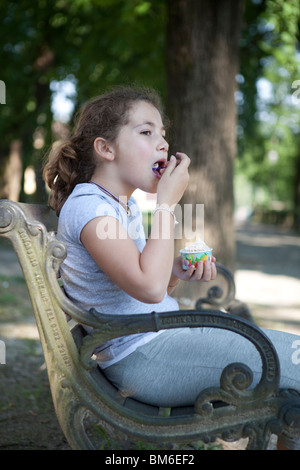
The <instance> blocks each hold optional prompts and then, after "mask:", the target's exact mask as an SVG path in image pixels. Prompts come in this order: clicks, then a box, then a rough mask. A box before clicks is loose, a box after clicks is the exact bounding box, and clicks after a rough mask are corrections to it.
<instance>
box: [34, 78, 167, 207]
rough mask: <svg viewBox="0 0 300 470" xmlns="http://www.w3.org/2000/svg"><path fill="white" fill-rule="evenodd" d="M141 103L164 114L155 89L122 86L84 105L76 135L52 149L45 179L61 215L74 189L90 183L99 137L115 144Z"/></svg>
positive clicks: (46, 166) (74, 133)
mask: <svg viewBox="0 0 300 470" xmlns="http://www.w3.org/2000/svg"><path fill="white" fill-rule="evenodd" d="M138 101H146V102H149V103H151V104H152V105H153V106H155V107H156V108H157V109H158V110H159V111H160V113H161V114H162V105H161V100H160V98H159V95H158V94H157V93H156V92H155V91H154V90H152V89H144V88H142V89H141V88H139V89H138V88H133V87H118V88H117V89H114V90H113V91H110V92H108V93H106V94H103V95H100V96H98V97H96V98H94V99H92V100H91V101H89V102H88V103H87V104H85V105H84V106H83V108H82V109H81V111H80V112H79V113H78V115H77V117H76V125H75V129H74V132H73V135H72V136H71V137H70V139H69V140H68V141H66V142H63V143H60V144H57V143H55V144H54V145H53V146H52V149H51V150H50V152H49V155H48V161H47V163H46V165H45V167H44V171H43V177H44V180H45V182H46V183H47V185H48V187H49V188H50V190H51V191H50V196H49V205H50V207H52V209H54V210H55V211H56V214H57V215H59V213H60V210H61V208H62V206H63V204H64V203H65V201H66V199H67V197H68V196H69V195H70V194H71V192H72V191H73V189H74V187H75V186H76V185H77V184H79V183H86V182H88V181H89V180H90V179H91V177H92V175H93V173H94V171H95V168H96V161H95V155H94V150H93V144H94V141H95V139H96V138H97V137H102V138H104V139H106V140H107V141H109V142H114V141H115V139H116V138H117V136H118V133H119V130H120V128H121V127H122V126H124V125H125V124H126V123H127V122H128V115H129V110H130V109H131V107H132V105H133V104H134V103H136V102H138Z"/></svg>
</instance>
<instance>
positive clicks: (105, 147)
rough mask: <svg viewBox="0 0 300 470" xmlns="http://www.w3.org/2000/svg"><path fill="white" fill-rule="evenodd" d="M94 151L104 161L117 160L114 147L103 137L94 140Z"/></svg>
mask: <svg viewBox="0 0 300 470" xmlns="http://www.w3.org/2000/svg"><path fill="white" fill-rule="evenodd" d="M94 150H95V152H96V153H97V155H99V156H100V157H102V158H103V159H105V160H107V161H112V160H114V158H115V154H114V151H113V147H112V146H111V145H110V144H109V142H107V140H105V139H103V138H102V137H97V138H96V139H95V140H94Z"/></svg>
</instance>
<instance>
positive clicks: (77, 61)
mask: <svg viewBox="0 0 300 470" xmlns="http://www.w3.org/2000/svg"><path fill="white" fill-rule="evenodd" d="M0 15H1V18H2V25H1V29H0V42H1V45H2V54H1V57H0V69H1V76H0V78H1V80H3V81H4V82H5V84H6V105H5V106H2V107H1V120H0V136H1V147H0V156H1V157H2V158H3V157H4V156H5V155H7V153H8V151H9V146H10V143H11V142H12V141H13V140H14V139H20V140H21V141H22V143H23V152H24V157H23V158H24V167H26V166H27V165H28V164H32V163H33V164H34V165H37V163H38V162H40V161H41V159H42V156H43V154H44V152H45V149H46V148H48V145H49V143H50V141H51V139H52V133H51V124H52V119H53V116H52V110H51V94H52V92H51V89H50V83H51V81H53V80H58V81H61V80H65V79H71V80H73V81H74V82H75V83H76V91H77V97H76V104H77V105H79V104H80V103H82V102H83V101H86V100H87V99H90V98H91V97H92V96H93V95H95V94H98V93H100V92H102V91H103V90H105V89H106V88H108V87H110V86H112V85H115V84H120V83H124V82H137V83H141V84H143V85H147V86H150V85H151V86H154V87H156V88H158V89H159V90H160V91H164V87H165V70H164V50H165V2H164V0H157V1H156V2H148V1H143V0H105V1H104V0H51V1H50V0H37V1H36V2H35V3H32V2H30V1H29V0H10V1H7V2H1V4H0ZM37 129H38V131H39V132H40V133H41V134H42V135H43V138H44V141H45V145H44V147H43V148H39V149H37V150H35V149H34V148H33V135H34V133H35V132H36V130H37Z"/></svg>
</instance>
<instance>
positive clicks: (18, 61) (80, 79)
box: [0, 0, 300, 209]
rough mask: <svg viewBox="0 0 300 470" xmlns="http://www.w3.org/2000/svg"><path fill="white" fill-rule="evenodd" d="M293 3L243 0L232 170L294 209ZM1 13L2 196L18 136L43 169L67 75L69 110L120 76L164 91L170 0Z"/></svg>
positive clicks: (20, 3) (38, 5)
mask: <svg viewBox="0 0 300 470" xmlns="http://www.w3.org/2000/svg"><path fill="white" fill-rule="evenodd" d="M214 8H216V9H217V8H218V2H214ZM299 9H300V7H299V1H298V0H288V1H283V0H245V2H244V18H243V29H242V33H241V38H240V42H239V49H240V71H239V73H238V74H237V77H236V80H237V82H238V91H237V93H236V104H237V109H238V125H237V142H238V158H237V162H236V171H237V173H242V174H244V175H245V176H246V178H247V179H248V180H249V181H251V182H252V184H253V185H254V187H255V188H256V187H258V188H264V189H265V190H266V194H268V195H269V196H270V194H271V193H272V194H271V197H272V198H274V199H276V200H279V199H280V200H282V201H285V202H287V203H288V204H289V205H290V207H292V208H294V209H295V207H296V206H297V204H298V205H299V199H300V195H299V194H298V199H297V188H298V186H299V180H300V176H299V174H298V173H297V171H298V170H297V168H300V164H299V160H300V156H299V154H300V151H299V148H300V146H299V102H300V94H299V93H298V92H299V89H300V83H298V80H300V73H299V17H300V12H299ZM0 13H1V18H2V25H1V30H0V41H1V45H2V54H1V57H0V66H1V67H0V70H1V76H0V79H1V80H2V81H3V82H4V83H5V85H6V104H5V105H1V119H0V135H1V146H0V194H2V197H3V196H4V197H5V196H6V193H5V191H3V186H4V181H3V180H4V170H5V165H6V163H7V161H8V159H9V155H10V153H11V148H12V143H13V142H16V141H18V142H19V143H20V148H21V157H22V165H23V169H25V168H26V167H27V166H28V165H33V166H34V167H35V168H36V169H38V168H39V167H40V166H41V162H42V158H43V155H44V154H45V152H46V150H47V148H48V146H49V144H50V142H51V140H52V138H53V106H52V99H53V96H54V95H55V93H56V90H57V89H58V87H59V86H61V84H62V83H63V82H64V81H67V82H70V83H73V85H74V90H75V93H74V94H72V95H71V96H70V100H71V101H73V103H74V109H75V110H76V108H77V107H78V106H80V104H81V103H83V102H84V101H86V100H87V99H89V98H90V97H92V96H93V95H96V94H98V93H100V92H102V91H103V90H106V89H107V88H109V87H110V86H111V85H114V84H120V83H122V84H123V83H131V82H135V83H140V84H143V85H149V86H153V87H155V88H157V89H158V90H159V91H160V92H161V94H162V96H163V97H164V99H165V98H166V96H167V81H166V76H167V70H166V67H167V61H166V57H167V47H168V46H167V25H168V21H169V18H168V15H167V2H166V0H156V1H155V2H151V1H145V0H51V1H50V0H37V2H35V3H32V2H30V1H29V0H9V1H7V2H1V5H0ZM262 87H263V93H262V92H259V91H260V90H261V89H262ZM299 173H300V170H299ZM270 175H272V178H274V183H273V184H272V185H271V186H270ZM298 192H300V189H299V190H298ZM41 194H42V193H41V191H40V192H38V193H37V194H36V196H35V198H36V199H38V198H39V197H41ZM21 197H22V198H24V197H25V194H21ZM297 201H298V202H297Z"/></svg>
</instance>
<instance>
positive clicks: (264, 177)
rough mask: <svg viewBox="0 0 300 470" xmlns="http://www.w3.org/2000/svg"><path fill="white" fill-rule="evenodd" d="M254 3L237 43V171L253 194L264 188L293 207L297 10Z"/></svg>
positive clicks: (298, 118) (294, 0)
mask: <svg viewBox="0 0 300 470" xmlns="http://www.w3.org/2000/svg"><path fill="white" fill-rule="evenodd" d="M256 3H257V2H255V4H254V3H252V2H250V1H248V2H247V8H248V9H247V10H246V15H245V18H246V21H248V24H247V28H246V30H245V31H244V33H243V37H242V42H241V51H242V60H241V75H242V80H241V85H240V93H241V97H240V100H239V107H238V109H239V127H238V131H239V132H238V149H239V152H238V160H237V165H236V168H237V171H238V172H239V173H243V174H244V175H246V176H247V177H248V179H249V180H250V181H251V182H252V184H253V185H254V188H255V187H261V188H264V189H265V190H266V191H267V192H268V193H269V198H270V199H273V200H281V201H284V202H285V203H286V204H287V205H289V206H291V205H292V204H293V200H294V192H295V190H294V188H295V185H296V181H295V167H296V162H297V159H298V158H299V132H300V113H299V110H300V100H299V101H298V102H297V100H295V99H294V97H293V88H292V85H293V83H294V81H295V80H296V79H297V78H298V76H299V72H300V62H299V54H298V50H299V21H300V4H299V2H298V0H289V1H283V0H272V1H270V0H268V1H265V2H261V3H260V4H258V5H257V4H256ZM255 11H256V14H255ZM261 79H263V80H261ZM259 80H260V81H259ZM258 84H263V85H268V88H267V91H268V93H265V94H263V95H262V94H259V93H258ZM264 88H265V90H266V87H264ZM272 157H273V158H272ZM274 157H275V158H274Z"/></svg>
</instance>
